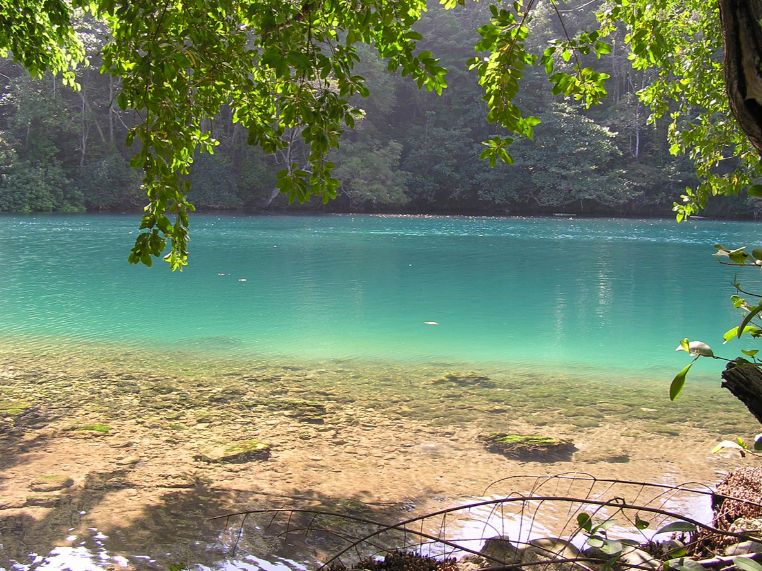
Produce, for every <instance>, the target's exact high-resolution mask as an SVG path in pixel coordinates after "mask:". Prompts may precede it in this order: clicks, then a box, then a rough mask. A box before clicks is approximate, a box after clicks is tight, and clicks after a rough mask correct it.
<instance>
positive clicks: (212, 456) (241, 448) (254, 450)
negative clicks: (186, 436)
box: [195, 439, 271, 464]
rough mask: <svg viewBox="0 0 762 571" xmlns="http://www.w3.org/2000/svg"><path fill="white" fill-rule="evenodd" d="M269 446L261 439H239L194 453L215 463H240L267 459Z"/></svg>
mask: <svg viewBox="0 0 762 571" xmlns="http://www.w3.org/2000/svg"><path fill="white" fill-rule="evenodd" d="M270 450H271V446H270V445H269V444H268V443H267V442H262V441H261V440H253V439H252V440H241V441H240V442H235V443H232V444H230V445H228V446H220V447H218V448H215V449H212V450H209V451H206V452H202V453H200V454H196V456H195V459H196V460H200V461H202V462H209V463H216V464H242V463H244V462H251V461H252V460H267V459H268V458H269V457H270Z"/></svg>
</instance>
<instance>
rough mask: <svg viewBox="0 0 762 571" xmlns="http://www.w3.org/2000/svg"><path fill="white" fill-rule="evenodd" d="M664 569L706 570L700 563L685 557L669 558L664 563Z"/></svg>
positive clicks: (679, 570)
mask: <svg viewBox="0 0 762 571" xmlns="http://www.w3.org/2000/svg"><path fill="white" fill-rule="evenodd" d="M664 569H665V570H673V571H706V568H705V567H704V566H703V565H702V564H701V563H699V562H698V561H694V560H693V559H688V558H687V557H680V558H679V559H670V560H669V561H667V562H665V563H664Z"/></svg>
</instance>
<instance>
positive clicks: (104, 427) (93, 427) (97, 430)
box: [74, 422, 111, 434]
mask: <svg viewBox="0 0 762 571" xmlns="http://www.w3.org/2000/svg"><path fill="white" fill-rule="evenodd" d="M74 430H76V431H77V432H88V433H92V434H108V433H109V432H111V427H110V426H109V425H108V424H104V423H102V422H94V423H92V424H83V425H82V426H75V427H74Z"/></svg>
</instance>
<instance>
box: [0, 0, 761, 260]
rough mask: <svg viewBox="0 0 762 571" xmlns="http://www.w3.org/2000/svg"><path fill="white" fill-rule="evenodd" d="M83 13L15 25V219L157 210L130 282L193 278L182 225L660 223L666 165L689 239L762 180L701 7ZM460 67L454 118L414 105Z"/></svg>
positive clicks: (5, 188) (31, 12) (667, 190)
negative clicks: (227, 215) (305, 209)
mask: <svg viewBox="0 0 762 571" xmlns="http://www.w3.org/2000/svg"><path fill="white" fill-rule="evenodd" d="M73 7H74V8H77V9H78V10H79V11H73V8H72V5H70V4H68V3H66V2H63V1H61V0H48V1H45V2H41V1H38V0H25V1H24V2H23V3H22V4H21V5H18V3H13V4H12V5H11V4H0V23H2V30H3V32H2V34H0V51H2V52H3V55H5V56H6V57H8V58H10V59H7V60H5V61H4V62H3V63H2V68H3V70H2V73H3V76H2V77H3V83H4V85H3V99H2V101H3V106H2V109H0V113H1V119H2V123H0V129H1V130H0V168H1V169H2V177H1V178H0V210H9V211H35V210H43V211H45V210H64V211H66V210H81V209H85V208H86V209H91V210H97V209H124V208H132V207H134V206H137V205H138V204H140V203H141V202H142V201H143V200H144V197H145V196H147V197H148V200H149V204H148V206H146V207H145V215H144V217H143V220H142V224H141V228H142V230H143V232H142V233H141V234H140V235H139V237H138V239H137V242H136V245H135V248H134V249H133V252H132V255H131V260H132V261H142V262H143V263H147V264H150V262H151V257H152V256H155V255H160V254H161V253H162V252H163V250H164V248H165V244H166V239H167V238H169V241H170V244H171V248H170V253H169V255H168V256H167V260H168V261H169V262H170V264H171V265H172V267H173V268H179V267H182V266H183V265H184V264H185V263H186V256H187V226H188V213H189V211H191V210H193V206H192V204H191V201H192V202H195V203H196V204H198V205H200V206H204V207H210V208H263V207H268V206H273V205H279V204H281V203H282V201H284V200H289V201H294V200H295V201H308V200H309V199H310V197H312V196H317V197H319V198H320V199H322V202H325V201H327V200H329V199H331V198H335V197H338V198H339V200H338V201H336V203H335V204H334V208H338V209H353V210H368V209H372V210H379V209H381V210H395V211H398V210H401V209H405V210H407V211H413V212H428V211H440V212H441V211H446V212H453V211H459V212H489V213H505V212H517V211H518V212H522V211H523V212H527V211H535V212H536V211H545V212H553V211H559V210H561V211H574V212H582V213H596V212H609V213H611V212H616V213H633V212H644V211H645V212H649V213H666V211H667V210H668V209H669V208H670V206H671V203H672V201H673V199H674V198H675V195H676V194H678V193H679V192H680V191H681V190H682V189H683V188H684V187H685V184H686V183H691V182H693V181H692V179H691V174H690V173H691V170H690V169H689V168H688V166H687V164H686V163H685V162H681V161H680V160H676V159H672V158H670V156H669V152H670V151H671V152H672V153H673V154H676V153H687V154H688V155H689V156H690V158H692V159H693V161H694V163H695V164H696V165H697V169H698V174H699V176H700V177H701V184H700V185H699V186H698V190H697V191H695V192H693V191H692V192H688V193H686V197H685V203H684V206H683V207H682V209H681V210H680V213H681V216H682V215H686V214H691V213H694V212H696V211H697V209H698V208H701V207H703V206H704V205H705V202H706V197H707V196H708V195H709V194H716V193H728V192H735V191H738V190H739V189H741V188H744V187H749V186H750V185H751V183H753V182H754V181H755V176H756V174H757V169H758V168H759V164H758V163H759V160H758V157H757V155H756V153H755V152H753V149H751V148H750V146H749V145H748V144H747V143H746V141H745V138H744V137H743V135H742V134H741V132H740V131H739V130H738V129H737V128H736V127H735V122H734V121H733V120H732V119H731V116H730V114H729V111H728V108H727V104H726V98H725V96H724V91H723V80H722V76H721V74H720V71H721V65H720V63H719V61H718V56H717V54H718V53H719V48H720V40H721V34H720V33H719V15H718V11H717V8H716V7H715V6H714V5H709V4H706V3H703V2H698V0H681V1H678V0H671V1H669V2H664V3H660V4H659V5H658V6H656V5H652V4H651V3H647V2H644V1H641V0H637V1H628V2H624V1H622V0H609V1H603V2H601V3H600V4H599V5H598V11H597V14H596V15H597V18H596V19H594V18H592V17H591V15H592V14H593V13H594V12H593V11H592V10H591V7H590V5H589V3H586V2H584V3H583V2H579V1H578V0H574V1H572V2H569V3H568V4H564V5H563V7H559V5H558V4H557V3H555V2H549V3H545V4H542V3H539V2H536V1H535V0H530V1H528V2H526V3H522V2H516V3H514V4H513V5H511V6H501V5H494V6H491V5H480V4H469V5H466V6H460V7H457V2H455V1H445V2H443V6H441V7H440V6H430V7H429V8H430V11H429V12H426V5H425V3H424V2H423V0H405V1H404V2H394V3H389V2H384V1H371V2H362V1H360V0H324V1H322V2H313V1H311V0H307V1H304V2H291V1H288V2H287V1H279V0H272V1H266V2H262V1H254V0H241V1H233V0H227V1H223V2H217V1H215V2H208V1H206V0H185V1H182V2H175V3H170V4H156V3H154V2H148V1H147V0H142V1H133V2H129V3H127V2H123V3H116V2H114V1H113V0H111V1H109V0H94V1H92V2H85V1H84V0H76V1H75V2H73ZM604 38H605V41H604ZM474 50H475V51H474ZM84 53H87V54H88V59H87V61H86V63H84V64H82V63H81V64H80V65H79V66H78V67H77V66H76V64H77V62H81V60H82V55H83V54H84ZM434 54H436V56H437V58H440V59H436V58H435V57H434ZM474 54H475V55H474ZM602 56H604V57H605V58H606V59H605V60H600V61H599V60H598V58H600V57H602ZM11 60H15V61H17V62H19V63H20V64H21V65H22V66H23V67H25V68H26V69H27V70H29V71H30V72H32V73H33V74H34V75H36V76H37V77H38V79H37V80H30V79H29V78H28V77H27V76H26V75H25V74H24V73H23V72H21V71H20V69H19V68H18V67H15V66H14V65H12V63H11ZM466 60H468V61H469V64H468V65H469V67H470V69H471V73H468V72H467V71H466V69H465V66H464V62H465V61H466ZM445 67H446V68H447V69H449V70H450V73H449V75H448V76H447V85H448V89H447V90H446V91H445V95H444V96H443V97H441V98H436V97H432V96H431V95H433V94H430V93H426V92H421V91H418V90H417V89H416V85H415V84H417V87H425V88H426V89H427V90H428V91H429V92H436V93H441V92H442V90H443V88H444V87H445V85H446V84H445V73H446V72H445ZM46 71H52V72H62V73H63V75H62V79H63V82H64V83H66V84H68V85H75V82H76V84H78V85H79V90H78V91H75V92H72V91H68V90H62V89H61V87H60V85H58V82H57V80H55V79H54V78H53V77H51V76H49V75H46V74H45V73H44V72H46ZM99 71H103V72H106V75H100V74H99ZM390 71H392V72H399V73H400V75H402V76H403V77H399V76H398V75H390V73H389V72H390ZM410 78H412V80H413V81H412V82H411V81H410ZM548 79H549V80H550V85H549V84H548ZM607 79H608V83H607V84H604V81H605V80H607ZM604 85H605V86H604ZM548 87H550V89H548ZM369 92H373V93H375V94H376V96H375V97H370V98H367V99H364V98H363V97H364V96H367V95H368V93H369ZM551 92H552V93H551ZM554 95H555V96H563V97H564V98H565V99H561V100H556V99H554V98H553V96H554ZM575 100H576V101H577V102H579V103H581V104H582V105H581V107H580V106H575V105H570V103H572V102H574V101H575ZM601 102H602V103H603V105H601V106H599V107H597V108H593V109H590V110H586V109H585V108H586V107H589V106H590V105H591V104H593V103H601ZM485 103H486V105H485ZM644 104H646V105H648V106H650V112H647V111H646V109H645V108H644ZM659 117H664V118H665V120H664V121H656V120H655V119H657V118H659ZM347 128H349V132H348V134H347V135H346V136H345V138H344V144H342V146H341V147H340V148H339V140H340V136H341V135H342V133H343V132H344V131H345V130H346V129H347ZM353 128H354V130H352V129H353ZM504 128H505V129H507V130H508V131H509V132H510V133H512V134H510V133H509V134H506V132H505V130H504ZM535 135H536V136H535ZM517 136H519V138H518V139H517ZM125 141H126V142H127V143H128V145H127V146H125V143H124V142H125ZM133 141H135V144H134V145H132V146H130V145H129V143H131V142H133ZM480 156H481V157H482V158H484V159H487V160H488V162H489V163H491V164H492V165H493V166H494V167H495V168H493V169H489V168H487V167H486V165H485V163H484V162H479V161H478V160H477V158H478V157H480ZM729 159H730V160H729ZM128 163H129V164H131V165H132V166H134V167H140V168H142V170H143V176H142V185H143V186H142V191H139V190H138V189H137V184H136V183H137V182H138V181H137V180H136V179H137V178H139V177H137V176H136V175H135V174H134V172H135V171H132V170H131V169H130V168H129V167H128ZM504 163H513V164H512V165H510V166H509V165H506V164H504ZM336 165H339V166H338V167H336ZM191 182H192V183H193V187H191V186H190V183H191ZM191 188H193V190H190V189H191ZM189 192H190V194H189ZM281 197H283V198H281Z"/></svg>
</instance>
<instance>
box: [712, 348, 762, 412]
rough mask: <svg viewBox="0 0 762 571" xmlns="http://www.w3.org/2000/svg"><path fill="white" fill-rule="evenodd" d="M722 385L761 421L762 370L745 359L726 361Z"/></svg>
mask: <svg viewBox="0 0 762 571" xmlns="http://www.w3.org/2000/svg"><path fill="white" fill-rule="evenodd" d="M722 379H723V380H722V385H721V386H722V387H723V388H725V389H728V390H729V391H730V392H731V393H733V396H734V397H736V398H737V399H738V400H740V401H741V402H743V403H744V404H745V405H746V408H748V409H749V412H751V413H752V414H753V415H754V416H755V417H756V419H757V420H758V421H759V422H760V423H762V371H760V370H759V368H758V367H757V366H755V365H752V364H751V363H749V362H748V361H746V360H745V359H736V360H735V361H731V362H730V363H728V366H727V367H725V370H724V371H723V372H722Z"/></svg>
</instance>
